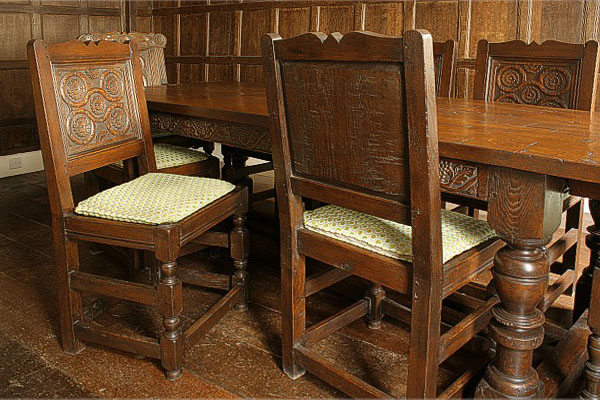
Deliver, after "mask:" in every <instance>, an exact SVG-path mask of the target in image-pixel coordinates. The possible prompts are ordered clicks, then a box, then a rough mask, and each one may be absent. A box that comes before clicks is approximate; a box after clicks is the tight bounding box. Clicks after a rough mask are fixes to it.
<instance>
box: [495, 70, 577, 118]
mask: <svg viewBox="0 0 600 400" xmlns="http://www.w3.org/2000/svg"><path fill="white" fill-rule="evenodd" d="M489 68H490V69H489V78H488V94H487V99H488V100H492V101H500V102H506V103H518V104H531V105H536V106H547V107H557V108H576V102H577V97H578V96H577V92H578V89H579V87H578V82H579V80H580V79H579V77H580V74H581V62H580V60H569V61H567V60H564V61H563V60H549V59H548V60H527V59H518V58H494V59H492V60H491V62H490V67H489Z"/></svg>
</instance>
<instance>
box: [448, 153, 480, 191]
mask: <svg viewBox="0 0 600 400" xmlns="http://www.w3.org/2000/svg"><path fill="white" fill-rule="evenodd" d="M478 183H479V174H478V170H477V167H476V166H472V165H464V164H459V163H455V162H452V161H447V160H440V185H441V186H442V188H443V189H445V191H447V192H449V193H456V194H460V195H464V196H469V197H477V189H478Z"/></svg>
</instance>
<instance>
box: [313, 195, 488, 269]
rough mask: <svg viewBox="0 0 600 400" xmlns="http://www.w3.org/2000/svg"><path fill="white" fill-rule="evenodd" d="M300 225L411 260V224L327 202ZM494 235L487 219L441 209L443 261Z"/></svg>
mask: <svg viewBox="0 0 600 400" xmlns="http://www.w3.org/2000/svg"><path fill="white" fill-rule="evenodd" d="M304 227H305V228H306V229H308V230H311V231H314V232H318V233H321V234H323V235H326V236H330V237H333V238H335V239H338V240H341V241H342V242H347V243H351V244H354V245H355V246H358V247H361V248H363V249H367V250H370V251H372V252H374V253H379V254H383V255H385V256H388V257H392V258H396V259H400V260H404V261H409V262H411V261H412V227H410V226H408V225H403V224H399V223H397V222H392V221H388V220H385V219H383V218H378V217H373V216H371V215H368V214H363V213H361V212H358V211H353V210H349V209H347V208H342V207H338V206H334V205H328V206H324V207H320V208H317V209H316V210H312V211H306V212H305V213H304ZM494 236H495V232H494V230H493V229H492V228H490V226H489V225H488V224H487V222H485V221H480V220H477V219H475V218H471V217H469V216H467V215H464V214H459V213H455V212H452V211H446V210H442V242H443V251H442V254H443V262H444V263H445V262H447V261H448V260H450V259H452V258H453V257H455V256H457V255H459V254H461V253H463V252H465V251H467V250H469V249H471V248H473V247H475V246H477V245H478V244H481V243H483V242H485V241H486V240H488V239H490V238H492V237H494Z"/></svg>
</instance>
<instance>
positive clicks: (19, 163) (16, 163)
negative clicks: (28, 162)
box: [8, 157, 23, 169]
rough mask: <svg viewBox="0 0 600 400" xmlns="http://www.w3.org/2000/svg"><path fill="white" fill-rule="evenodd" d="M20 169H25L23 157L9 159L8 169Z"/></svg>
mask: <svg viewBox="0 0 600 400" xmlns="http://www.w3.org/2000/svg"><path fill="white" fill-rule="evenodd" d="M19 168H23V160H22V159H21V157H18V158H9V159H8V169H19Z"/></svg>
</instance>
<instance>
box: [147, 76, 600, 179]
mask: <svg viewBox="0 0 600 400" xmlns="http://www.w3.org/2000/svg"><path fill="white" fill-rule="evenodd" d="M146 99H147V101H148V108H149V109H150V110H153V111H164V112H171V113H177V114H183V115H188V116H194V117H200V118H209V119H215V120H221V121H226V122H233V123H240V124H246V125H253V126H258V127H264V128H268V127H269V119H268V112H267V105H266V96H265V90H264V88H263V87H262V86H257V85H247V84H236V83H220V82H212V83H200V84H184V85H164V86H158V87H152V88H147V89H146ZM437 111H438V136H439V150H440V155H441V156H442V157H446V158H455V159H458V160H463V161H471V162H477V163H484V164H490V165H498V166H504V167H511V168H517V169H521V170H526V171H531V172H536V173H542V174H546V175H552V176H558V177H563V178H569V179H574V180H581V181H587V182H593V183H600V116H598V115H597V113H589V112H585V111H575V110H565V109H556V108H549V107H539V106H528V105H517V104H507V103H487V102H484V101H479V100H469V99H447V98H438V99H437Z"/></svg>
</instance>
